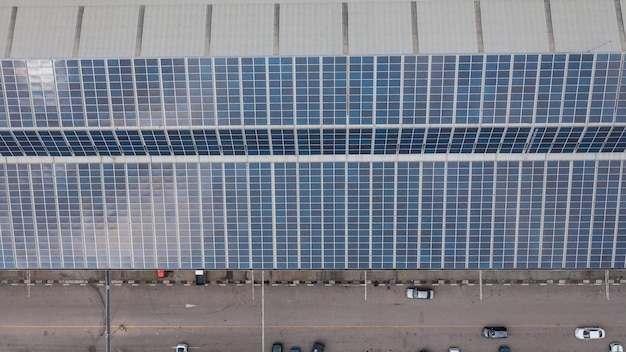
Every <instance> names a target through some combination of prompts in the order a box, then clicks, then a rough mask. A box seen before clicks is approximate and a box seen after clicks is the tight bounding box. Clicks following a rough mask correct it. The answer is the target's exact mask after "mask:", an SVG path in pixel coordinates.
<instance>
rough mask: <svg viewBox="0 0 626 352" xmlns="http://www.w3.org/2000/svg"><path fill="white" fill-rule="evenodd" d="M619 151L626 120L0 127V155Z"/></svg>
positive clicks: (624, 142) (625, 139) (622, 147)
mask: <svg viewBox="0 0 626 352" xmlns="http://www.w3.org/2000/svg"><path fill="white" fill-rule="evenodd" d="M624 150H626V126H613V127H611V126H582V127H570V126H568V127H565V126H564V127H471V128H467V127H455V128H436V127H431V128H413V127H406V126H405V127H402V128H362V129H356V128H351V129H327V128H323V129H219V130H216V129H194V130H187V129H185V130H179V129H168V130H162V129H161V130H153V129H144V130H121V129H117V130H111V129H97V130H95V129H90V130H84V129H83V130H12V131H11V130H7V131H0V155H2V156H95V155H100V156H115V155H342V154H436V153H462V154H467V153H476V154H480V153H502V154H510V153H514V154H517V153H594V152H603V153H605V152H608V153H614V152H619V153H621V152H623V151H624Z"/></svg>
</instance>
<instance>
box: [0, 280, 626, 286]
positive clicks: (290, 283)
mask: <svg viewBox="0 0 626 352" xmlns="http://www.w3.org/2000/svg"><path fill="white" fill-rule="evenodd" d="M622 282H626V280H622V279H616V280H608V282H606V283H605V281H604V280H483V284H484V285H485V286H492V285H505V286H512V285H522V286H528V285H559V286H564V285H591V286H598V285H604V284H608V285H620V284H622ZM261 283H263V284H265V285H272V286H316V285H323V286H333V285H341V286H364V285H368V286H374V287H378V286H383V287H384V286H440V285H451V286H475V285H479V284H480V283H479V282H477V281H476V280H383V281H378V280H367V282H366V281H365V280H346V281H341V280H311V281H300V280H293V281H292V280H287V281H284V280H275V281H270V280H265V281H263V282H261V281H259V280H254V282H252V280H213V281H211V280H207V282H206V284H205V285H200V286H226V285H237V286H243V285H252V284H254V285H255V286H260V285H261ZM24 284H29V285H40V284H44V285H52V284H61V285H66V286H67V285H82V286H84V285H105V284H106V282H105V281H104V280H30V281H29V280H22V279H19V280H0V285H24ZM111 285H115V286H121V285H132V286H138V285H168V286H172V285H184V286H190V285H194V282H193V281H189V280H111ZM194 286H195V285H194Z"/></svg>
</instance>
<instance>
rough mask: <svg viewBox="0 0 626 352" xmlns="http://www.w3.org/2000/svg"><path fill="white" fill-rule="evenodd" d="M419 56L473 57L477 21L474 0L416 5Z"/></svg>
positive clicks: (475, 48) (475, 46) (476, 49)
mask: <svg viewBox="0 0 626 352" xmlns="http://www.w3.org/2000/svg"><path fill="white" fill-rule="evenodd" d="M417 27H418V37H419V52H420V53H475V52H477V51H478V47H477V44H476V21H475V13H474V1H473V0H454V1H424V2H418V3H417Z"/></svg>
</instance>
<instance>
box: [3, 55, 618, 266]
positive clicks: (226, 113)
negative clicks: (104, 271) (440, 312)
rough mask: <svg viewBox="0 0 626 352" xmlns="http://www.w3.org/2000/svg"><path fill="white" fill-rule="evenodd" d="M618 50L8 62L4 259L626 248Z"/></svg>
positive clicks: (427, 258) (602, 257)
mask: <svg viewBox="0 0 626 352" xmlns="http://www.w3.org/2000/svg"><path fill="white" fill-rule="evenodd" d="M623 61H624V56H623V55H622V54H590V53H586V54H556V55H555V54H542V55H448V56H436V55H430V56H427V55H422V56H365V57H359V56H351V57H267V58H162V59H143V58H142V59H102V60H86V59H85V60H83V59H81V60H0V69H1V70H0V154H1V155H2V157H3V163H2V164H0V250H1V251H2V255H0V268H2V269H14V268H75V269H81V268H136V269H143V268H146V269H148V268H162V269H168V268H169V269H176V268H207V269H248V268H258V269H272V268H277V269H285V268H291V269H297V268H298V269H370V268H371V269H383V268H385V269H392V268H395V269H417V268H423V269H430V268H432V269H439V268H443V269H452V268H455V269H463V268H496V269H497V268H610V267H621V268H623V267H626V182H624V176H623V175H624V174H625V173H626V169H625V168H626V160H624V159H626V158H624V151H625V149H626V132H625V130H626V109H625V107H626V87H625V86H626V78H623V77H626V76H624V64H623ZM111 157H113V158H111Z"/></svg>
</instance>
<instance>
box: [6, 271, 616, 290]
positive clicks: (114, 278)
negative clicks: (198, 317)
mask: <svg viewBox="0 0 626 352" xmlns="http://www.w3.org/2000/svg"><path fill="white" fill-rule="evenodd" d="M204 273H205V278H206V284H207V285H215V284H217V285H226V284H238V285H242V284H252V282H254V283H255V284H261V282H262V281H264V282H265V283H266V284H272V285H281V284H285V285H297V284H308V285H333V284H336V285H363V284H365V283H367V284H368V285H374V286H378V285H440V284H455V285H476V284H480V283H482V284H484V285H490V284H493V285H495V284H503V285H513V284H520V285H530V284H560V285H582V284H593V285H599V284H613V285H615V284H620V283H622V282H623V283H626V269H609V270H605V269H589V270H205V271H204ZM110 275H111V282H112V283H113V284H188V285H189V284H194V283H195V275H194V271H193V270H174V271H168V275H167V277H166V278H164V279H160V278H158V277H157V271H156V270H111V271H110ZM481 279H482V282H481ZM27 282H29V283H31V284H103V283H104V282H105V271H104V270H0V284H24V283H27Z"/></svg>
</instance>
